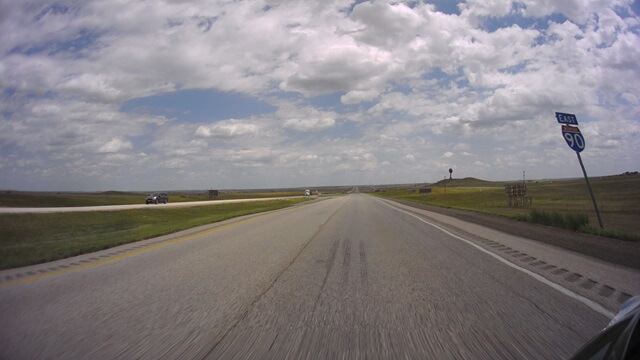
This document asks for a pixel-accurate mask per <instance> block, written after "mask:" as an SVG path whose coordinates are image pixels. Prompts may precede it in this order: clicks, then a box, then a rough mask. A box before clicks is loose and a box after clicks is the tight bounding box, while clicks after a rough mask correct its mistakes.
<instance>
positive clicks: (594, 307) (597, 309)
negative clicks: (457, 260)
mask: <svg viewBox="0 0 640 360" xmlns="http://www.w3.org/2000/svg"><path fill="white" fill-rule="evenodd" d="M378 201H380V202H382V203H383V204H384V205H386V206H388V207H390V208H392V209H394V210H396V211H399V212H401V213H404V214H407V215H409V216H412V217H414V218H416V219H418V220H420V221H422V222H423V223H425V224H427V225H431V226H433V227H435V228H436V229H438V230H440V231H442V232H444V233H445V234H447V235H449V236H451V237H454V238H456V239H458V240H461V241H464V242H465V243H467V244H469V245H471V246H473V247H475V248H476V249H478V250H480V251H482V252H483V253H485V254H487V255H490V256H492V257H494V258H495V259H497V260H499V261H500V262H502V263H504V264H505V265H508V266H510V267H512V268H514V269H516V270H518V271H521V272H523V273H525V274H527V275H529V276H531V277H532V278H534V279H536V280H538V281H539V282H541V283H543V284H545V285H548V286H550V287H552V288H554V289H556V290H558V291H559V292H561V293H563V294H564V295H567V296H568V297H570V298H572V299H574V300H577V301H579V302H581V303H583V304H584V305H586V306H588V307H589V308H590V309H591V310H593V311H595V312H597V313H599V314H601V315H603V316H605V317H607V318H609V319H613V317H614V316H615V314H614V313H613V312H611V311H609V310H607V309H606V308H604V307H603V306H602V305H600V304H598V303H596V302H595V301H592V300H589V299H587V298H586V297H584V296H582V295H579V294H576V293H575V292H573V291H571V290H569V289H567V288H565V287H563V286H561V285H559V284H556V283H554V282H552V281H550V280H548V279H546V278H544V277H542V276H540V275H538V274H536V273H534V272H533V271H530V270H527V269H525V268H523V267H520V266H518V265H516V264H514V263H512V262H511V261H509V260H507V259H505V258H503V257H501V256H500V255H497V254H494V253H492V252H491V251H489V250H487V249H485V248H483V247H481V246H479V245H477V244H475V243H473V242H472V241H470V240H467V239H465V238H462V237H460V236H458V235H456V234H453V233H451V232H449V231H447V230H446V229H443V228H442V227H440V226H438V225H436V224H433V223H430V222H428V221H426V220H424V219H423V218H422V217H420V216H418V215H415V214H412V213H410V212H408V211H405V210H402V209H400V208H397V207H395V206H393V205H390V204H388V203H387V202H386V201H382V200H378Z"/></svg>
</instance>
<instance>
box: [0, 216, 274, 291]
mask: <svg viewBox="0 0 640 360" xmlns="http://www.w3.org/2000/svg"><path fill="white" fill-rule="evenodd" d="M271 214H273V212H269V213H266V214H261V215H257V216H253V217H251V218H248V219H244V220H240V221H236V222H233V223H231V224H227V225H222V226H218V227H215V228H213V229H210V230H205V231H203V232H199V233H196V234H193V235H189V236H184V237H181V238H177V239H173V240H168V241H164V242H161V243H158V244H155V245H151V246H147V247H145V248H142V249H138V250H133V251H130V252H127V253H124V254H121V255H117V256H113V257H110V258H107V259H104V260H100V261H96V262H92V263H88V264H84V265H78V266H74V267H72V268H68V269H62V270H56V271H52V272H50V273H44V274H39V275H35V276H31V277H26V278H24V279H20V280H15V281H10V282H6V283H0V288H3V287H7V286H12V285H19V284H25V283H29V282H32V281H35V280H39V279H43V278H47V277H50V276H56V275H60V274H65V273H68V272H72V271H76V270H82V269H87V268H91V267H94V266H98V265H103V264H107V263H110V262H112V261H116V260H119V259H123V258H126V257H129V256H132V255H136V254H141V253H144V252H147V251H150V250H154V249H158V248H161V247H163V246H167V245H173V244H178V243H181V242H184V241H187V240H191V239H195V238H199V237H201V236H206V235H210V234H213V233H215V232H218V231H220V230H224V229H228V228H230V227H232V226H236V225H240V224H246V223H248V222H250V221H254V220H256V219H260V218H263V217H266V216H269V215H271ZM129 244H133V243H129ZM129 244H125V245H129ZM85 255H86V254H85Z"/></svg>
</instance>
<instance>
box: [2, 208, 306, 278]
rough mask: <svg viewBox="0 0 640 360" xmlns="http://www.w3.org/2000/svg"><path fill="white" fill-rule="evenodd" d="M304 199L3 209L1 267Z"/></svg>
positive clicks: (45, 259)
mask: <svg viewBox="0 0 640 360" xmlns="http://www.w3.org/2000/svg"><path fill="white" fill-rule="evenodd" d="M143 200H144V199H143ZM306 200H308V199H304V198H296V199H287V200H272V201H260V202H245V203H234V204H220V205H207V206H194V207H186V208H166V209H154V210H153V211H149V210H148V209H136V210H121V211H106V212H103V211H100V212H93V211H91V212H74V213H50V214H3V215H0V269H7V268H13V267H20V266H26V265H33V264H37V263H42V262H48V261H53V260H57V259H62V258H67V257H70V256H75V255H80V254H84V253H89V252H93V251H98V250H102V249H106V248H110V247H114V246H117V245H122V244H126V243H130V242H134V241H138V240H143V239H148V238H152V237H156V236H160V235H165V234H169V233H172V232H176V231H180V230H184V229H188V228H192V227H195V226H199V225H205V224H210V223H214V222H219V221H223V220H227V219H231V218H234V217H238V216H242V215H248V214H254V213H258V212H264V211H271V210H276V209H281V208H285V207H288V206H292V205H295V204H297V203H300V202H302V201H306Z"/></svg>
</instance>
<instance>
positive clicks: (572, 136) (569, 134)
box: [556, 112, 604, 229]
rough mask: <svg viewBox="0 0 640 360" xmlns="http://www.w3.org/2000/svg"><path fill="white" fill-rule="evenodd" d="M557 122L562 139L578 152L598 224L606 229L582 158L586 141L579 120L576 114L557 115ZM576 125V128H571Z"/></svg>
mask: <svg viewBox="0 0 640 360" xmlns="http://www.w3.org/2000/svg"><path fill="white" fill-rule="evenodd" d="M556 120H558V123H560V124H566V125H562V137H564V140H565V141H566V142H567V145H569V147H570V148H571V149H572V150H573V151H575V152H576V155H578V162H579V163H580V168H581V169H582V174H584V180H585V181H586V182H587V188H588V189H589V195H591V200H592V201H593V208H594V209H595V210H596V217H597V218H598V224H599V225H600V229H604V226H603V225H602V219H601V218H600V210H598V204H596V198H595V196H593V190H591V184H590V183H589V177H588V176H587V171H586V170H585V169H584V164H583V163H582V158H581V157H580V152H581V151H582V150H584V147H585V145H586V144H585V141H584V137H583V136H582V133H581V132H580V129H578V126H577V125H578V119H577V118H576V116H575V115H574V114H566V113H559V112H557V113H556ZM571 125H576V126H571Z"/></svg>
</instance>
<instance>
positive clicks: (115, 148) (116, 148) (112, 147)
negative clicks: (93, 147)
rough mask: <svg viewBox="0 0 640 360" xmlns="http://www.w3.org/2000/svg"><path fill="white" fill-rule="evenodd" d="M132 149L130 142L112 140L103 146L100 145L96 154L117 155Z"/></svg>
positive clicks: (120, 139)
mask: <svg viewBox="0 0 640 360" xmlns="http://www.w3.org/2000/svg"><path fill="white" fill-rule="evenodd" d="M132 148H133V145H132V144H131V142H129V141H127V140H125V139H122V138H113V139H111V140H109V141H108V142H107V143H105V144H104V145H102V146H101V147H100V148H99V149H98V152H101V153H118V152H121V151H124V150H131V149H132Z"/></svg>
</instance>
